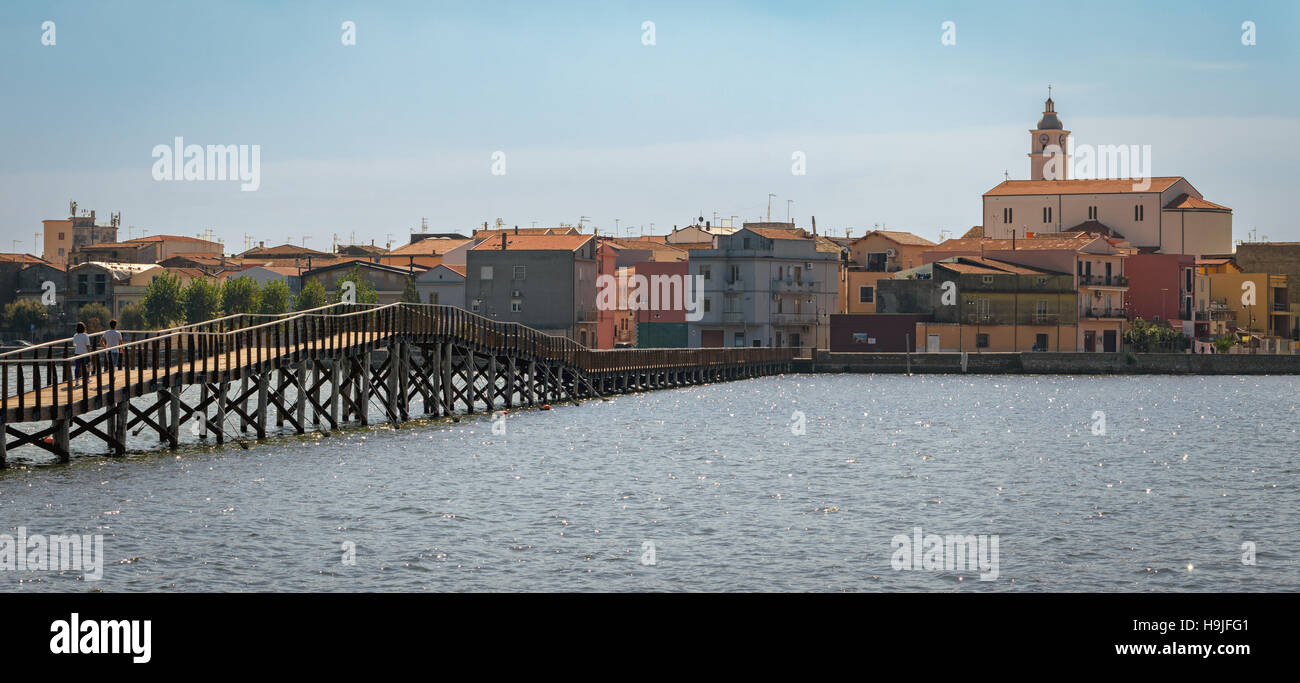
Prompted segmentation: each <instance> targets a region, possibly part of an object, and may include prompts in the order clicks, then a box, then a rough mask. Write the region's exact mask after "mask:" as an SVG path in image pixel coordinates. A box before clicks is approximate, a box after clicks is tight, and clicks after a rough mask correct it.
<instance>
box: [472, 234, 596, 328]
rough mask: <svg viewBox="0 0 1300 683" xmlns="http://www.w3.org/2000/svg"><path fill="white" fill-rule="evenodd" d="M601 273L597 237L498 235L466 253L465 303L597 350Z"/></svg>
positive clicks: (507, 319)
mask: <svg viewBox="0 0 1300 683" xmlns="http://www.w3.org/2000/svg"><path fill="white" fill-rule="evenodd" d="M475 235H476V236H477V235H479V232H477V231H476V233H475ZM597 274H598V273H597V265H596V237H595V235H582V234H536V233H534V234H527V233H525V232H524V231H523V230H521V231H520V232H519V233H518V234H515V233H513V232H511V231H498V232H495V233H489V234H488V235H486V236H485V239H483V240H482V241H481V242H480V243H479V244H478V245H477V246H475V247H474V248H472V249H470V250H469V252H468V253H467V254H466V266H465V300H466V303H467V304H468V306H469V310H471V311H473V312H475V313H478V314H480V315H483V316H486V317H488V318H492V319H494V320H501V321H508V322H517V323H522V324H524V325H527V326H529V327H532V328H534V329H537V330H541V331H543V332H546V333H548V334H554V335H561V336H565V337H568V338H570V339H572V340H574V341H576V342H578V343H580V344H583V345H584V346H594V345H595V344H596V342H597V335H596V313H597V311H596V276H597Z"/></svg>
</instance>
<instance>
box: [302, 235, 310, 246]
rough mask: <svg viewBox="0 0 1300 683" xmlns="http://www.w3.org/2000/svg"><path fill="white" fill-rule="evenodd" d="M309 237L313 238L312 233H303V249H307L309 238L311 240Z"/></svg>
mask: <svg viewBox="0 0 1300 683" xmlns="http://www.w3.org/2000/svg"><path fill="white" fill-rule="evenodd" d="M309 239H311V235H303V236H302V248H303V249H306V248H307V240H309Z"/></svg>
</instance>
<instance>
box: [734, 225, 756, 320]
mask: <svg viewBox="0 0 1300 683" xmlns="http://www.w3.org/2000/svg"><path fill="white" fill-rule="evenodd" d="M744 243H745V246H744V248H745V249H753V247H751V246H749V238H748V237H746V238H745V239H744ZM736 346H744V344H737V345H736Z"/></svg>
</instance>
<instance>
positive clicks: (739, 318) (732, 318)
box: [722, 311, 745, 323]
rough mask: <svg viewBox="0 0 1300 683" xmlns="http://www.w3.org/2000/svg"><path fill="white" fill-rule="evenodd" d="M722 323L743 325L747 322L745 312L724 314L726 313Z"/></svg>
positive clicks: (723, 315)
mask: <svg viewBox="0 0 1300 683" xmlns="http://www.w3.org/2000/svg"><path fill="white" fill-rule="evenodd" d="M722 322H724V323H743V322H745V314H744V313H743V312H740V311H731V312H724V313H723V314H722Z"/></svg>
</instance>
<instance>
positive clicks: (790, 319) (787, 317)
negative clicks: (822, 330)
mask: <svg viewBox="0 0 1300 683" xmlns="http://www.w3.org/2000/svg"><path fill="white" fill-rule="evenodd" d="M772 324H773V325H816V324H817V314H816V313H773V314H772Z"/></svg>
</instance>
